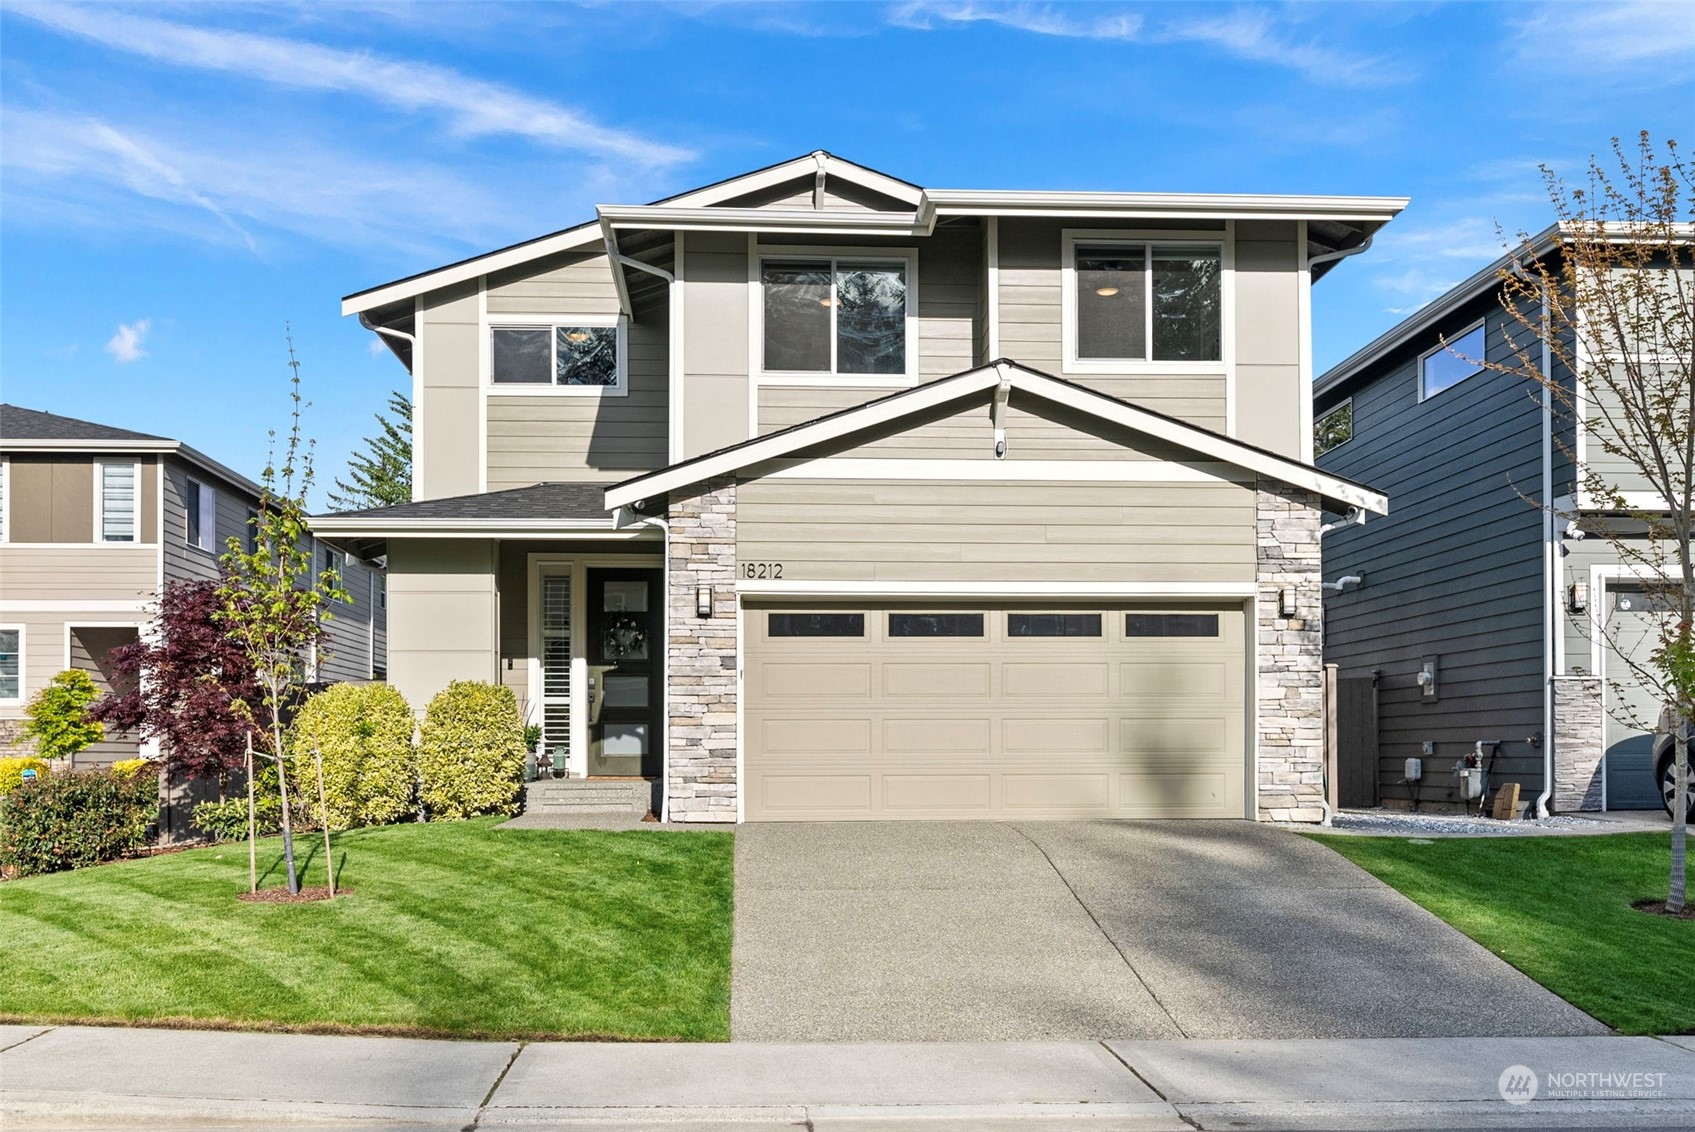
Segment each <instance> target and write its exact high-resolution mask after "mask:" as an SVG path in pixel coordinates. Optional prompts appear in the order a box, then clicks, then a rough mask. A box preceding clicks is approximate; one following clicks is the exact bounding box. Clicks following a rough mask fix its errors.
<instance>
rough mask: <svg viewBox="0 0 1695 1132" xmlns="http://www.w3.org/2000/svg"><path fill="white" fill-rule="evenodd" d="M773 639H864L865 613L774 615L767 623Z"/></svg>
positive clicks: (767, 630) (767, 629)
mask: <svg viewBox="0 0 1695 1132" xmlns="http://www.w3.org/2000/svg"><path fill="white" fill-rule="evenodd" d="M766 632H767V633H768V634H770V635H771V636H773V637H863V636H865V614H863V613H773V614H770V620H768V621H767V622H766Z"/></svg>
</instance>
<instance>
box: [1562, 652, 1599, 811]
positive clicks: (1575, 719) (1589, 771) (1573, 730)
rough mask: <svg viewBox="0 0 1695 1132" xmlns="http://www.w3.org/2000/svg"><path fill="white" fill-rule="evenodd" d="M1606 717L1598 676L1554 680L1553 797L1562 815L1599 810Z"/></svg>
mask: <svg viewBox="0 0 1695 1132" xmlns="http://www.w3.org/2000/svg"><path fill="white" fill-rule="evenodd" d="M1606 725H1607V721H1606V716H1605V714H1604V712H1603V710H1602V707H1601V678H1600V677H1599V676H1556V677H1554V796H1553V797H1552V798H1550V799H1549V801H1550V802H1552V803H1553V806H1554V809H1555V810H1556V811H1557V812H1559V813H1562V814H1570V813H1576V812H1578V811H1580V810H1599V809H1600V808H1601V789H1602V778H1601V755H1602V754H1603V753H1604V752H1605V750H1606V745H1607V744H1606V736H1605V731H1604V729H1605V727H1606Z"/></svg>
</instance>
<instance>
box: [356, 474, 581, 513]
mask: <svg viewBox="0 0 1695 1132" xmlns="http://www.w3.org/2000/svg"><path fill="white" fill-rule="evenodd" d="M605 495H606V485H605V484H603V483H538V484H535V485H533V486H531V487H515V488H510V489H508V490H506V491H490V492H484V493H482V494H479V495H454V496H449V497H448V498H446V499H426V500H423V501H422V502H419V503H399V504H396V505H395V506H393V507H372V508H369V509H367V510H364V511H337V512H334V515H335V517H336V518H338V519H382V520H385V521H393V522H407V521H411V520H416V519H487V520H493V521H508V520H510V521H517V522H522V521H524V520H526V519H604V518H606V504H605Z"/></svg>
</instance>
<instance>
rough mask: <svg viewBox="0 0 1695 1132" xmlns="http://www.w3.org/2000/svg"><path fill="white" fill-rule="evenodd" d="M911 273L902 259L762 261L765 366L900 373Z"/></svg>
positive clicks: (773, 370)
mask: <svg viewBox="0 0 1695 1132" xmlns="http://www.w3.org/2000/svg"><path fill="white" fill-rule="evenodd" d="M909 274H910V267H909V262H908V261H907V260H905V259H901V260H892V261H891V260H877V259H863V258H853V259H835V258H822V257H820V258H816V259H814V258H806V259H787V258H785V259H768V260H765V261H763V262H762V263H761V264H760V291H761V292H762V297H761V303H762V314H763V317H764V326H765V335H764V337H765V341H764V367H765V370H766V372H768V373H836V374H863V375H876V376H902V375H905V374H906V372H907V360H908V359H907V311H908V304H909V302H910V296H909V294H908V289H909V286H910V280H909V278H908V276H909Z"/></svg>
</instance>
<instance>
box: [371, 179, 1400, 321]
mask: <svg viewBox="0 0 1695 1132" xmlns="http://www.w3.org/2000/svg"><path fill="white" fill-rule="evenodd" d="M808 174H812V175H814V176H816V177H818V178H820V179H822V178H832V177H833V178H837V179H840V180H842V181H845V182H848V183H851V184H853V185H856V186H859V187H860V188H863V189H866V190H869V191H870V192H871V193H874V194H876V195H878V196H880V197H883V198H885V199H886V200H887V201H891V202H893V203H895V204H899V205H904V206H906V208H907V209H910V211H906V210H886V211H862V210H857V209H856V210H851V211H842V210H829V209H823V208H814V209H812V210H807V209H788V208H780V209H766V208H742V207H735V203H736V202H738V201H740V200H741V199H742V198H745V197H748V196H751V195H753V194H756V193H759V192H761V191H762V190H765V189H770V188H774V187H776V186H778V185H782V184H784V183H786V182H790V181H794V180H796V179H797V178H800V177H804V176H807V175H808ZM819 183H820V185H822V180H820V182H819ZM816 203H817V200H816V198H815V204H816ZM1406 204H1407V200H1406V198H1405V197H1362V196H1293V195H1278V194H1237V193H1117V192H1047V191H1034V192H1026V191H1011V190H999V189H989V190H985V189H925V188H921V187H920V186H918V185H914V184H912V183H911V182H909V181H903V180H901V179H900V178H898V177H891V176H890V175H889V174H887V173H882V172H879V171H878V170H876V169H872V168H871V167H869V166H866V165H860V164H858V163H856V162H852V161H848V160H847V159H845V158H842V157H837V156H836V155H835V154H832V153H826V152H825V151H824V150H816V151H814V152H812V153H809V154H805V155H804V156H801V157H796V158H793V159H791V160H789V161H783V162H779V163H777V164H776V165H768V166H766V167H765V168H763V169H756V170H754V171H753V172H751V173H744V174H742V175H740V176H737V177H731V178H728V179H726V180H723V181H718V182H715V183H714V184H711V185H705V186H703V187H701V188H698V189H691V190H690V191H688V192H686V193H679V194H677V195H675V196H670V197H666V198H664V199H662V200H657V201H654V202H653V203H651V204H646V205H620V204H606V205H601V206H599V207H598V208H597V209H596V217H595V219H594V220H592V221H588V222H585V223H582V224H578V225H576V226H574V227H571V228H565V229H562V230H561V231H558V232H553V233H550V234H548V235H546V236H540V237H537V238H536V239H533V240H526V241H524V242H522V243H518V244H513V245H511V246H509V247H505V248H500V249H497V250H495V251H492V252H487V253H484V254H482V255H477V256H472V257H471V258H469V259H463V260H460V261H458V262H457V263H450V264H448V265H446V266H445V267H438V268H435V269H433V270H430V271H425V272H420V273H419V274H416V275H409V276H407V277H406V278H404V279H397V280H395V281H393V282H391V283H384V284H382V285H380V286H377V287H370V288H367V289H365V290H363V291H356V292H354V293H353V294H351V295H348V296H346V297H345V298H343V299H342V301H341V313H342V314H344V315H349V314H369V313H371V312H373V311H376V310H378V308H382V307H392V306H393V304H396V303H401V302H404V301H405V300H408V299H411V298H415V297H416V296H418V295H421V294H424V293H426V292H428V291H434V290H437V289H439V288H442V287H448V286H452V285H454V284H456V283H464V282H467V281H469V280H472V279H476V278H477V277H479V276H482V275H487V274H489V273H491V272H496V271H503V270H505V269H507V268H511V267H516V266H518V265H520V264H524V263H528V262H530V261H531V260H536V259H540V258H542V257H545V256H549V255H554V254H556V253H559V252H565V251H571V250H574V249H578V248H583V247H586V246H589V245H591V244H595V243H603V242H604V243H605V244H606V245H607V248H608V251H609V252H612V253H614V254H616V248H615V246H614V245H615V241H614V238H613V233H614V231H615V230H617V229H637V228H647V229H670V230H676V229H681V230H700V229H712V228H719V229H729V230H733V231H761V232H787V233H796V234H799V233H807V232H831V231H834V232H835V233H837V234H841V235H902V236H923V235H928V234H929V233H931V232H933V231H934V230H935V227H936V224H937V222H938V220H941V219H943V218H946V217H971V216H1068V217H1076V218H1078V219H1090V218H1094V219H1102V218H1116V219H1155V218H1158V219H1203V218H1232V217H1242V218H1246V217H1254V218H1260V219H1267V220H1275V219H1282V220H1308V221H1311V222H1312V227H1311V228H1309V237H1310V239H1311V241H1312V242H1313V243H1315V244H1316V245H1318V246H1320V248H1321V249H1324V248H1328V249H1330V250H1340V249H1342V248H1352V247H1358V246H1359V245H1360V244H1361V243H1362V242H1363V241H1364V240H1365V239H1366V238H1367V237H1368V236H1370V235H1371V234H1372V233H1373V232H1374V231H1376V230H1377V229H1378V228H1380V227H1382V226H1383V225H1384V224H1387V223H1388V222H1389V221H1390V220H1392V219H1394V217H1395V216H1396V215H1397V214H1398V213H1399V212H1400V211H1401V210H1402V209H1403V208H1405V207H1406ZM1323 270H1324V267H1322V266H1321V267H1316V268H1315V269H1314V273H1315V277H1316V275H1318V274H1321V273H1322V272H1323Z"/></svg>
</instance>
